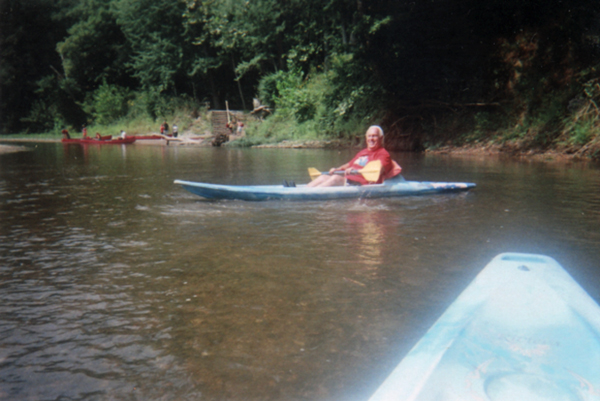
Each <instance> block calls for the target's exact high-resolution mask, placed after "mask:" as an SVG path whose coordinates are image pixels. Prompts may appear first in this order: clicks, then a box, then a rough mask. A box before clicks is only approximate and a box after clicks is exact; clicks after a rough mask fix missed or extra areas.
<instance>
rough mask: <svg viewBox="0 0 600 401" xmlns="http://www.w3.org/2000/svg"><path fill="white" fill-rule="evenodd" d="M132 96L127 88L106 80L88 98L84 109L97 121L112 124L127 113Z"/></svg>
mask: <svg viewBox="0 0 600 401" xmlns="http://www.w3.org/2000/svg"><path fill="white" fill-rule="evenodd" d="M130 98H131V94H130V92H129V90H128V89H127V88H123V87H120V86H118V85H110V84H107V83H106V82H104V83H103V84H102V85H100V87H99V88H98V89H96V90H95V91H94V92H93V93H92V95H91V96H90V97H89V98H88V99H87V100H86V102H85V105H84V109H85V110H86V111H87V113H88V114H90V115H91V116H92V118H93V119H94V121H95V122H96V123H98V124H110V123H112V122H114V121H116V120H118V119H120V118H122V117H124V116H125V115H127V112H128V110H129V108H128V100H129V99H130Z"/></svg>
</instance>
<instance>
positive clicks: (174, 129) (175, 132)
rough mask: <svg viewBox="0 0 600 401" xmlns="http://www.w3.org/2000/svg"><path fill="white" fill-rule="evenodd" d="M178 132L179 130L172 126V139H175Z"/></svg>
mask: <svg viewBox="0 0 600 401" xmlns="http://www.w3.org/2000/svg"><path fill="white" fill-rule="evenodd" d="M178 131H179V128H177V125H175V124H173V138H177V134H178V133H179V132H178Z"/></svg>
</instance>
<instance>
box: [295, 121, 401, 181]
mask: <svg viewBox="0 0 600 401" xmlns="http://www.w3.org/2000/svg"><path fill="white" fill-rule="evenodd" d="M365 138H366V142H367V148H366V149H363V150H361V151H360V152H358V153H357V154H356V156H354V158H353V159H352V160H350V161H349V162H348V163H346V164H343V165H341V166H339V167H337V168H332V169H331V170H329V175H326V174H323V175H321V176H319V177H318V178H316V179H315V180H313V181H311V182H310V183H308V184H307V187H332V186H342V185H346V184H347V185H368V184H381V183H382V182H383V180H384V179H385V178H391V177H393V176H396V175H398V174H400V171H401V170H402V169H401V167H400V166H399V165H398V164H397V163H395V162H394V161H393V160H392V158H391V157H390V154H389V153H388V151H387V150H385V148H384V147H383V129H381V127H379V126H378V125H372V126H371V127H369V129H368V130H367V132H366V134H365ZM375 160H380V161H381V173H380V174H379V179H378V180H377V181H376V182H374V183H370V182H368V181H367V180H366V179H365V178H364V177H363V176H362V175H361V174H351V173H352V170H361V169H362V168H364V167H365V166H366V165H367V163H369V162H372V161H375ZM336 171H344V175H338V174H335V172H336Z"/></svg>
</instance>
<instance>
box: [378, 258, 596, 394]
mask: <svg viewBox="0 0 600 401" xmlns="http://www.w3.org/2000/svg"><path fill="white" fill-rule="evenodd" d="M384 400H385V401H391V400H394V401H450V400H452V401H471V400H472V401H487V400H490V401H542V400H544V401H554V400H556V401H558V400H561V401H571V400H573V401H574V400H579V401H598V400H600V308H599V307H598V304H597V303H596V302H595V301H594V300H593V299H592V298H591V297H590V296H589V295H588V294H587V293H586V292H585V290H583V289H582V288H581V287H580V286H579V285H578V284H577V283H576V282H575V281H574V280H573V279H572V278H571V276H569V274H568V273H567V272H566V271H565V270H563V268H562V267H561V266H560V265H559V264H558V263H557V262H556V261H555V260H553V259H552V258H549V257H547V256H542V255H530V254H516V253H505V254H501V255H498V256H497V257H496V258H494V259H493V260H492V261H491V262H490V263H489V264H488V265H487V266H486V267H485V269H483V271H481V273H479V275H478V276H477V277H476V278H475V279H474V280H473V282H472V283H471V284H470V285H469V286H468V287H467V289H466V290H465V291H464V292H463V293H462V294H461V295H460V296H459V297H458V298H457V299H456V301H455V302H454V303H452V305H450V307H449V308H448V309H447V310H446V312H445V313H444V314H443V315H442V316H441V317H440V318H439V319H438V321H437V322H436V323H435V324H434V325H433V326H432V327H431V329H430V330H429V331H428V332H427V333H426V334H425V335H424V336H423V338H422V339H421V340H420V341H419V342H418V343H417V344H416V345H415V347H414V348H413V349H412V350H411V351H410V352H409V353H408V355H407V356H406V357H405V358H404V359H403V360H402V361H401V362H400V364H399V365H398V366H397V367H396V369H395V370H394V371H393V372H392V373H391V375H390V376H389V377H388V378H387V379H386V380H385V382H384V383H383V384H382V385H381V387H380V388H379V389H378V390H377V391H376V392H375V394H374V395H373V396H372V397H371V399H370V401H384Z"/></svg>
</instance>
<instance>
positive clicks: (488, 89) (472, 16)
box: [0, 0, 600, 149]
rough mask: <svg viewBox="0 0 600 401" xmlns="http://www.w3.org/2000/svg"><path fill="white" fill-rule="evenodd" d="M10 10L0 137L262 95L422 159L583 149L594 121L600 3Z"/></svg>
mask: <svg viewBox="0 0 600 401" xmlns="http://www.w3.org/2000/svg"><path fill="white" fill-rule="evenodd" d="M1 7H2V9H1V13H2V14H1V15H2V18H1V21H0V24H1V25H0V28H1V38H0V40H1V51H2V60H1V63H2V64H1V68H0V73H1V77H2V81H1V101H2V116H1V124H2V125H1V127H2V128H1V129H2V132H3V133H8V132H15V131H23V130H29V131H35V130H49V129H52V128H56V127H58V126H60V125H72V126H77V125H79V124H82V123H86V122H90V121H104V122H107V121H110V120H111V119H116V118H124V117H126V116H131V114H132V113H137V114H144V113H145V114H146V115H148V116H150V117H151V118H160V116H161V115H163V114H164V113H166V112H167V111H168V109H169V107H171V106H169V105H172V104H174V103H176V102H175V100H178V101H181V100H182V99H183V100H185V99H187V100H185V101H189V102H194V103H196V104H209V105H210V107H211V108H216V109H219V108H223V107H224V102H225V100H227V101H228V102H229V104H230V107H232V108H237V109H246V110H248V109H250V108H251V104H252V98H254V97H260V99H261V100H262V101H263V102H264V103H267V104H268V105H269V106H271V107H272V108H274V109H275V110H276V112H275V115H273V116H272V117H271V119H273V121H276V120H277V119H279V121H280V123H285V124H287V126H286V130H287V131H290V132H292V131H296V132H302V130H303V129H305V130H319V131H321V132H322V133H323V134H325V135H328V136H334V137H351V136H354V135H357V134H358V133H359V132H360V130H362V129H363V128H364V125H365V124H367V123H369V122H372V121H379V122H382V124H383V125H384V126H385V128H386V129H387V130H388V131H390V132H391V133H392V134H393V135H392V137H393V136H394V135H396V136H398V138H400V137H403V138H407V137H408V139H407V140H408V142H407V143H404V144H402V143H400V142H402V140H401V141H400V142H399V143H398V146H399V147H401V148H402V147H403V148H412V149H414V148H419V147H422V146H427V145H428V144H432V143H434V142H437V143H440V142H443V141H444V140H445V139H446V138H445V136H446V135H449V137H448V139H453V140H455V139H457V138H459V139H461V140H462V141H463V142H469V141H479V140H482V139H484V138H486V136H488V135H492V134H493V135H496V136H497V135H501V136H503V137H504V139H507V140H523V141H526V142H528V143H529V144H537V145H539V146H545V145H548V144H549V143H551V142H553V141H554V142H555V141H556V140H557V139H559V138H560V137H561V136H564V135H567V136H568V138H570V139H568V140H567V142H569V141H571V142H570V143H571V144H573V141H572V139H573V138H574V137H577V141H578V143H579V144H580V145H583V144H585V143H587V142H589V141H590V140H591V138H592V136H593V135H590V134H589V132H594V130H595V129H596V128H597V127H599V126H600V122H599V121H598V117H599V116H598V115H595V114H594V113H597V107H596V106H597V105H596V102H597V100H598V98H599V97H600V86H598V83H597V80H598V78H599V76H598V74H599V73H598V72H597V65H598V62H599V61H600V53H599V47H600V3H597V2H594V1H591V0H572V1H566V2H565V1H560V0H548V1H541V0H531V1H517V0H489V1H485V2H481V1H476V0H427V1H406V0H377V1H375V0H366V1H365V0H326V1H323V0H320V1H316V0H287V1H284V2H282V1H277V0H250V1H246V0H86V1H75V0H60V1H58V2H56V1H49V0H26V1H16V0H5V1H4V2H3V3H2V5H1ZM277 114H279V117H276V115H277ZM290 120H293V121H294V123H293V124H292V123H290ZM290 124H292V125H290ZM265 127H266V128H264V130H269V129H271V130H275V125H273V126H272V127H271V128H269V126H268V124H267V125H266V126H265ZM302 127H304V128H302ZM515 127H517V128H515ZM457 132H460V134H459V135H457ZM586 132H587V134H586ZM577 141H576V142H577Z"/></svg>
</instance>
